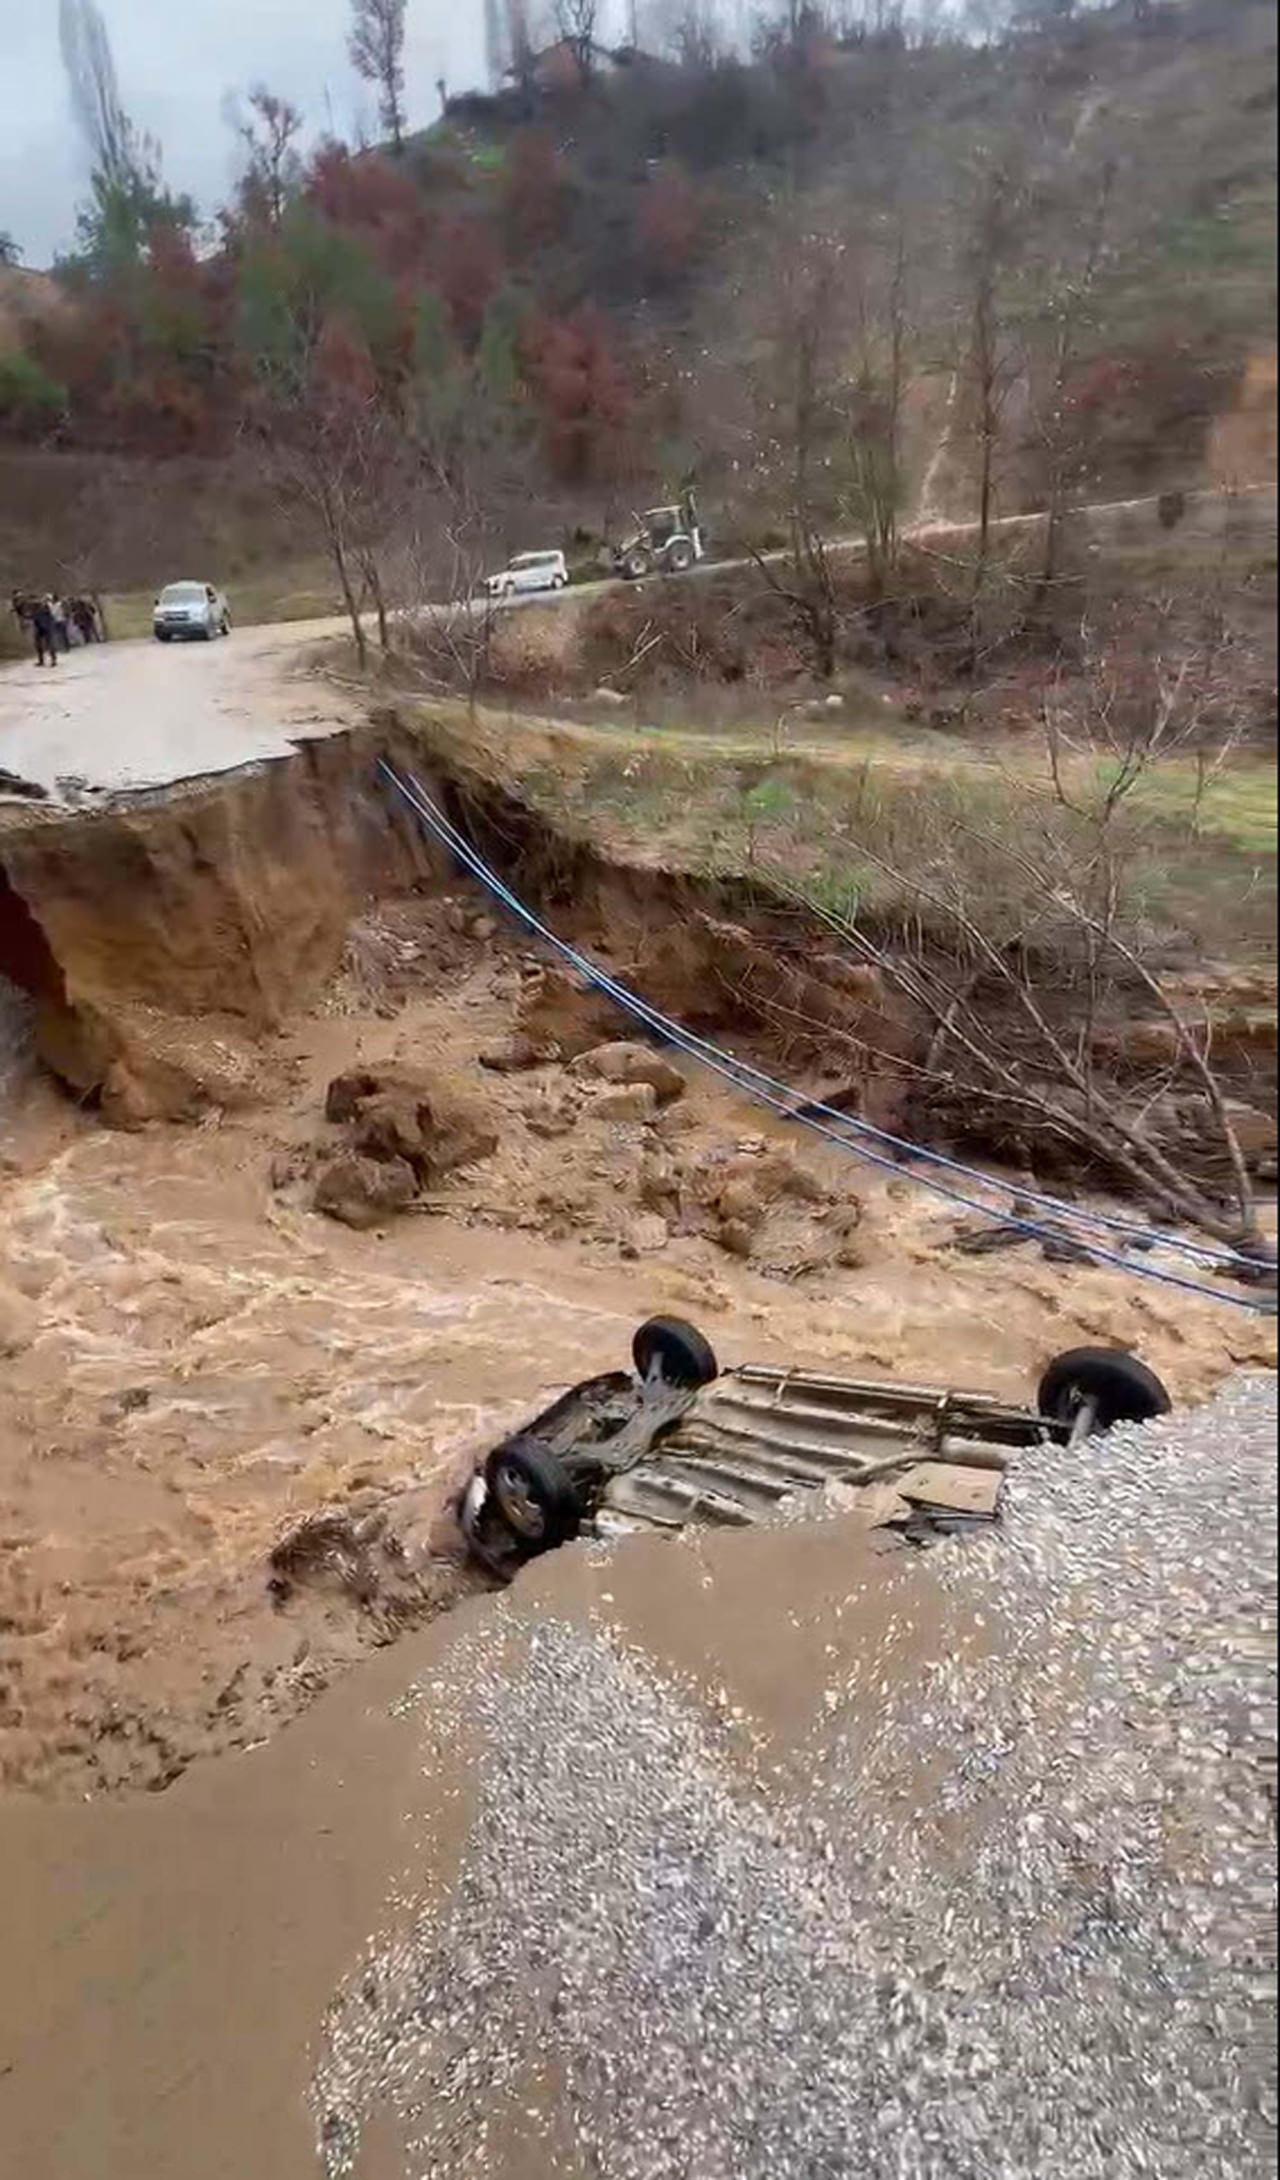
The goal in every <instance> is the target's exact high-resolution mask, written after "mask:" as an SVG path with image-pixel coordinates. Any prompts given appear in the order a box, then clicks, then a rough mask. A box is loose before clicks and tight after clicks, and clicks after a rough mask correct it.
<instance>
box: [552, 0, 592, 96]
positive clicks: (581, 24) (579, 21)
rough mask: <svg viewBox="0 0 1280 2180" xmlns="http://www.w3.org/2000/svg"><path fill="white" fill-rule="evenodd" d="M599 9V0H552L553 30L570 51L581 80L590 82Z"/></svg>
mask: <svg viewBox="0 0 1280 2180" xmlns="http://www.w3.org/2000/svg"><path fill="white" fill-rule="evenodd" d="M599 12H600V0H555V19H556V31H557V34H558V35H559V37H561V38H562V39H563V41H564V43H565V45H566V46H567V47H568V48H569V51H570V52H571V53H572V55H573V58H574V60H575V62H576V64H577V69H578V78H579V81H580V82H582V83H590V81H591V78H592V76H593V75H594V73H595V65H596V21H597V18H598V16H599Z"/></svg>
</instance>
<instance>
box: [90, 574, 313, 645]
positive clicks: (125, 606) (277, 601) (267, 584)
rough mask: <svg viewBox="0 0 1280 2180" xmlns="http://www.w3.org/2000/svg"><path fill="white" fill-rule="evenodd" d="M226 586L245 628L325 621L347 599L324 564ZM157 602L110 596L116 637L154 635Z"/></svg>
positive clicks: (136, 593) (131, 594)
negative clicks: (328, 576) (152, 626)
mask: <svg viewBox="0 0 1280 2180" xmlns="http://www.w3.org/2000/svg"><path fill="white" fill-rule="evenodd" d="M210 580H211V581H212V580H214V578H212V577H211V578H210ZM225 587H226V592H227V597H228V599H229V601H230V605H231V618H232V620H233V621H235V622H237V623H239V625H240V626H241V627H249V626H251V625H253V624H255V623H259V622H265V621H315V620H324V619H327V618H328V617H329V616H330V615H331V614H336V613H341V611H342V600H341V598H340V596H339V594H338V592H337V589H336V588H335V587H334V586H333V584H332V583H331V582H329V581H327V580H326V578H325V573H324V564H323V563H322V562H321V563H311V562H304V563H300V564H298V565H296V566H293V567H284V568H280V569H279V570H278V571H276V572H275V573H270V574H263V573H259V574H254V575H245V576H242V577H241V578H239V579H238V580H235V579H233V580H231V581H229V582H228V583H227V584H226V586H225ZM155 599H156V594H155V592H154V591H153V590H133V591H121V592H117V593H111V594H108V596H107V598H106V600H105V605H106V612H107V625H108V627H109V628H110V630H111V634H112V636H113V637H129V636H149V635H150V634H151V611H152V607H153V606H154V604H155Z"/></svg>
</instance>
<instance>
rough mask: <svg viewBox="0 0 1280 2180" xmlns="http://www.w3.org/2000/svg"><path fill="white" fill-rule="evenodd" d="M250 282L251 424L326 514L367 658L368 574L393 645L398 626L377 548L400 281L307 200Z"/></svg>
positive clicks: (290, 486) (249, 261)
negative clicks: (391, 619)
mask: <svg viewBox="0 0 1280 2180" xmlns="http://www.w3.org/2000/svg"><path fill="white" fill-rule="evenodd" d="M240 282H241V286H240V338H241V345H242V348H243V351H244V353H245V354H246V357H247V359H248V361H249V364H250V368H251V371H252V376H253V398H252V400H251V403H250V408H249V412H248V416H247V418H246V429H247V430H248V431H249V432H250V433H251V434H252V436H253V439H254V442H255V445H256V447H257V448H258V451H259V453H260V455H261V457H262V459H263V461H264V462H265V464H266V465H267V468H268V471H269V473H270V475H271V476H272V477H273V479H274V480H275V482H276V485H277V487H278V489H279V490H280V492H281V493H282V495H283V496H284V497H285V498H286V499H288V500H289V501H291V502H293V503H301V505H302V506H303V507H304V508H305V509H306V510H307V511H308V513H309V514H310V515H311V517H312V519H313V520H314V521H315V523H316V525H317V528H318V530H319V532H320V536H321V538H322V540H323V543H324V546H325V550H326V551H327V552H328V554H329V557H330V559H331V560H332V562H333V566H334V573H335V574H336V576H337V579H338V585H339V588H340V590H341V592H342V597H343V603H344V605H345V607H346V611H347V614H348V617H349V619H350V622H351V632H352V636H353V639H354V642H355V646H356V652H357V656H358V657H359V660H360V663H361V665H362V666H363V665H364V664H365V662H366V660H367V657H368V645H367V642H366V638H365V633H364V626H363V622H362V620H361V615H360V598H359V595H358V593H359V589H360V586H361V584H362V583H363V587H364V589H365V591H366V593H367V594H369V595H371V597H372V600H373V603H374V605H375V607H376V608H377V611H378V619H379V633H380V635H381V637H382V640H383V643H384V645H385V644H386V642H387V640H388V633H389V632H388V626H387V617H386V609H385V601H384V596H383V588H382V583H381V578H380V572H379V559H378V555H379V548H380V544H381V540H382V538H383V537H384V535H385V532H386V529H387V501H388V495H389V494H392V493H394V491H395V489H396V487H397V478H398V469H397V459H396V447H395V434H394V428H393V423H392V419H391V416H390V412H389V407H388V399H387V393H388V385H389V382H391V381H392V380H393V378H394V370H395V358H396V354H397V348H398V341H399V331H400V321H399V313H398V310H397V305H396V297H395V292H394V289H392V287H391V286H390V284H389V282H388V281H387V280H386V279H385V278H384V276H383V275H382V274H381V272H380V271H379V269H378V268H377V266H376V265H374V264H373V263H372V261H371V260H370V258H369V257H368V255H367V253H366V252H365V251H364V250H363V249H362V248H361V246H360V244H359V242H357V241H356V240H355V238H354V237H352V236H350V235H345V234H342V233H341V232H339V230H337V229H336V228H333V227H330V226H329V225H328V223H327V222H326V221H325V220H323V219H321V218H320V217H319V215H318V214H317V213H316V211H315V210H314V208H313V207H311V206H309V205H306V204H301V203H300V204H296V205H293V206H291V207H290V208H289V210H288V211H287V212H286V214H285V218H284V220H283V222H282V225H281V228H280V230H279V232H278V234H276V235H274V236H271V237H263V238H262V239H261V240H260V241H259V242H258V243H257V244H256V245H255V246H254V247H252V248H251V249H250V250H248V251H247V252H246V255H245V259H244V262H243V264H242V267H241V275H240Z"/></svg>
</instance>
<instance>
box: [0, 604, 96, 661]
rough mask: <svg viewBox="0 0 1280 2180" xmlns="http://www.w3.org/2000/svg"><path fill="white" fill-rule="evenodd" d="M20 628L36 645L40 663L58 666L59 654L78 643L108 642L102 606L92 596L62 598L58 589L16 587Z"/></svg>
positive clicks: (14, 605) (17, 617)
mask: <svg viewBox="0 0 1280 2180" xmlns="http://www.w3.org/2000/svg"><path fill="white" fill-rule="evenodd" d="M12 604H13V611H14V614H15V616H16V619H17V622H18V626H19V628H23V629H25V630H27V632H28V633H29V635H30V636H31V639H32V642H33V643H34V645H35V654H36V665H37V666H56V665H57V663H58V654H59V652H62V651H69V650H70V649H71V647H72V645H73V644H77V643H105V642H106V637H107V632H106V629H105V628H104V626H103V622H102V613H101V609H100V608H99V606H98V605H97V603H96V602H95V600H94V599H92V598H83V597H77V598H60V597H58V596H57V594H56V593H55V592H54V591H35V590H15V591H14V593H13V599H12Z"/></svg>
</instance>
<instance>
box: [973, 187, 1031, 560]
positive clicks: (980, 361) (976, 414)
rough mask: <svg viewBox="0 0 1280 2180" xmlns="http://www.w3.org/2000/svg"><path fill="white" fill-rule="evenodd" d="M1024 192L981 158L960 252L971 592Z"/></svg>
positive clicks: (1007, 370)
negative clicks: (969, 428) (970, 458)
mask: <svg viewBox="0 0 1280 2180" xmlns="http://www.w3.org/2000/svg"><path fill="white" fill-rule="evenodd" d="M1021 211H1022V191H1021V189H1020V187H1019V184H1018V182H1017V180H1016V178H1015V175H1014V172H1013V169H1012V165H1011V162H1010V160H1009V159H1008V157H1007V156H1005V155H1003V154H998V155H997V156H995V157H994V158H991V159H987V160H984V161H983V162H982V165H981V167H980V169H979V172H978V176H977V186H976V190H975V195H974V203H973V210H972V220H971V225H970V229H969V234H968V238H967V242H966V244H965V247H964V251H963V257H964V270H965V280H966V286H967V291H968V315H969V383H970V399H971V403H972V408H973V430H974V436H975V439H976V442H977V500H978V547H977V555H976V560H975V573H974V587H975V591H978V590H980V589H981V585H982V582H983V580H984V578H985V574H986V568H987V562H988V558H989V555H990V549H991V523H992V518H993V515H994V512H995V490H996V477H997V465H998V460H999V454H1000V445H1001V435H1002V428H1003V422H1004V412H1005V405H1006V403H1007V401H1008V398H1009V394H1010V392H1011V390H1012V388H1013V386H1014V383H1015V381H1016V379H1017V377H1018V373H1019V369H1020V363H1021V359H1020V357H1019V354H1018V350H1017V345H1016V343H1015V341H1014V340H1013V338H1012V336H1011V334H1010V332H1009V329H1008V327H1007V325H1006V322H1005V315H1004V300H1005V280H1006V276H1007V275H1008V273H1009V271H1010V269H1011V267H1012V264H1013V261H1014V257H1015V253H1016V251H1017V248H1018V246H1019V242H1020V239H1021Z"/></svg>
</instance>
